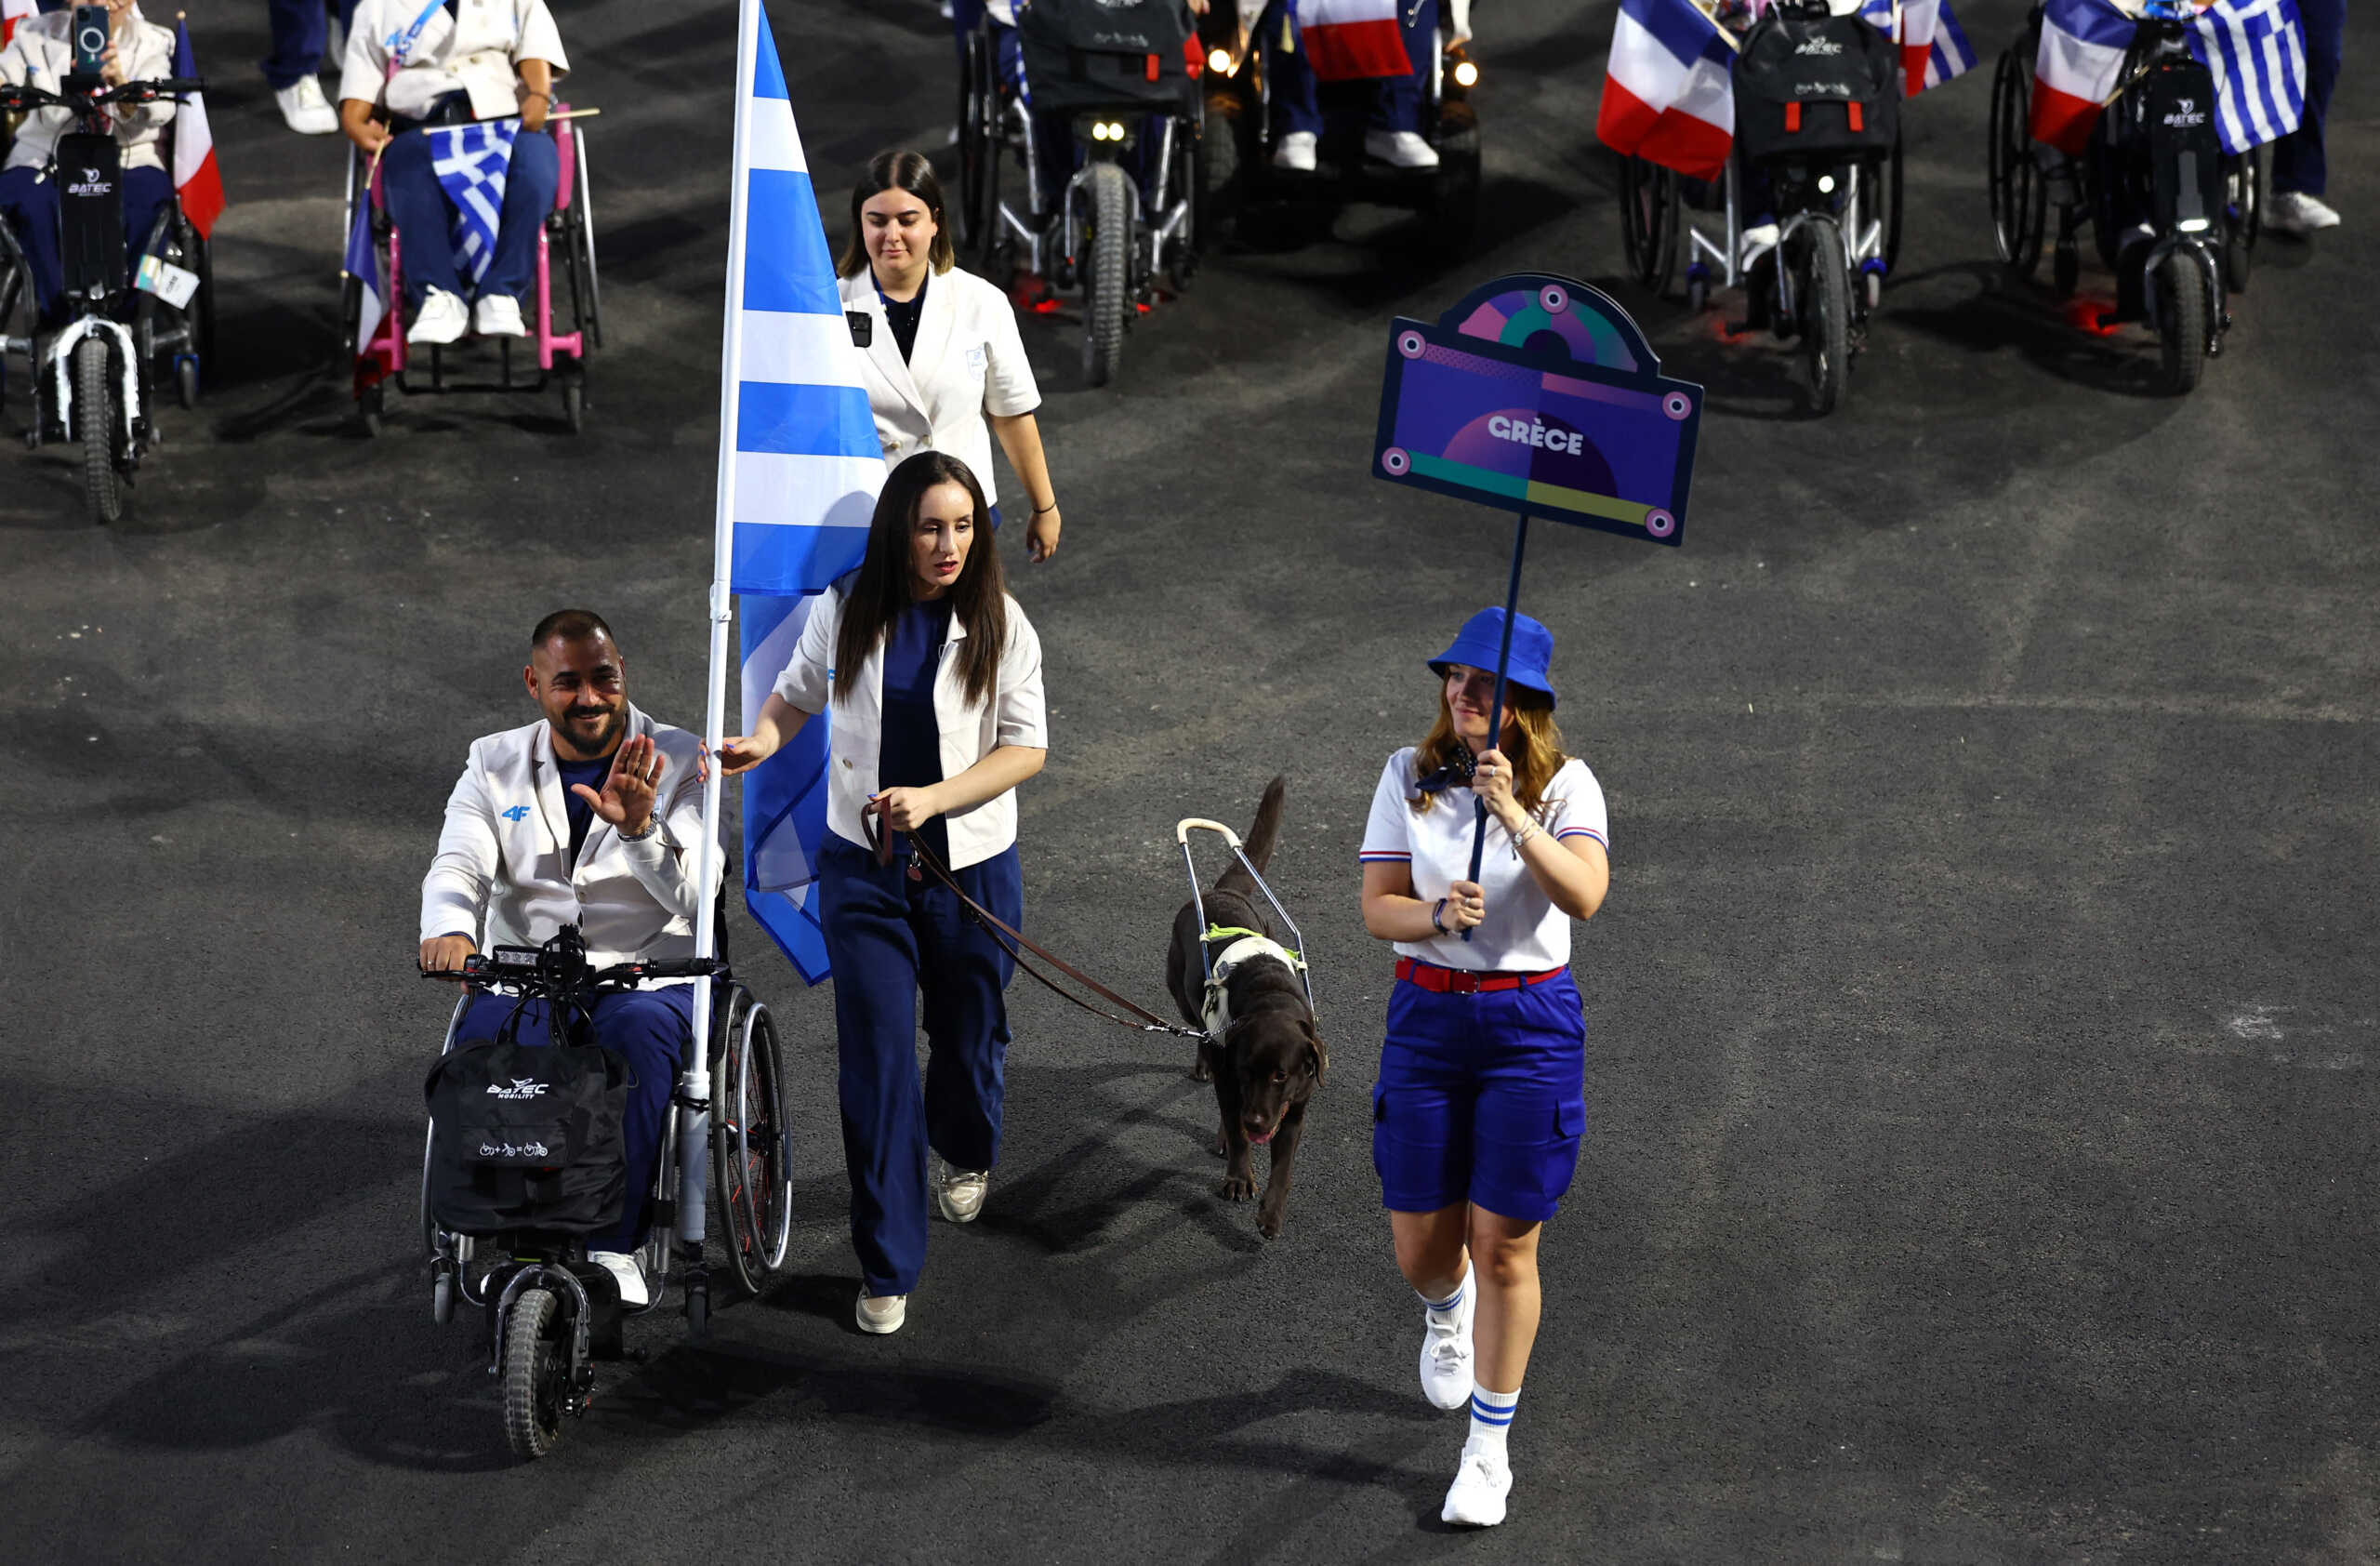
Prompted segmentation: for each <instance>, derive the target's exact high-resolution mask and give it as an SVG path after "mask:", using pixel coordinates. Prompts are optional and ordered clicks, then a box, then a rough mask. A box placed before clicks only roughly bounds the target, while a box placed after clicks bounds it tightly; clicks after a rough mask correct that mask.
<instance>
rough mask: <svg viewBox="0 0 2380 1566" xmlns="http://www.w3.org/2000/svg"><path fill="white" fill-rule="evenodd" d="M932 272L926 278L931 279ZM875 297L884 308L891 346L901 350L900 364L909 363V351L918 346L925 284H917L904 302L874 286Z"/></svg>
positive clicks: (924, 308) (923, 310) (882, 287)
mask: <svg viewBox="0 0 2380 1566" xmlns="http://www.w3.org/2000/svg"><path fill="white" fill-rule="evenodd" d="M927 277H928V278H929V279H931V278H932V272H928V273H927ZM876 297H877V299H879V301H880V302H881V303H882V304H883V306H884V324H885V325H888V326H890V327H892V328H893V345H894V346H895V347H897V348H899V349H900V350H901V363H903V364H905V365H906V364H907V363H908V362H909V351H910V350H911V349H913V348H915V347H917V345H918V322H919V319H920V318H922V317H923V316H924V314H925V312H926V284H924V283H919V285H918V291H917V292H916V293H915V294H912V295H911V296H909V298H908V299H906V300H904V299H893V297H892V296H890V295H888V294H887V293H885V291H884V285H882V284H880V283H879V284H878V285H876Z"/></svg>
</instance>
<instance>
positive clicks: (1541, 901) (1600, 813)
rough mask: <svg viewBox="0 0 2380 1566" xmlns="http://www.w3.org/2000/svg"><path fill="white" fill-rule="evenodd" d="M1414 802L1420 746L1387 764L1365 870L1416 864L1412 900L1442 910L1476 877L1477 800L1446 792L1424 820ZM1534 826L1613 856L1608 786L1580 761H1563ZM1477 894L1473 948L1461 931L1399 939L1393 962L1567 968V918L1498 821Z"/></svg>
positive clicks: (1481, 968)
mask: <svg viewBox="0 0 2380 1566" xmlns="http://www.w3.org/2000/svg"><path fill="white" fill-rule="evenodd" d="M1413 797H1414V788H1413V747H1411V746H1409V745H1408V746H1407V747H1406V748H1405V749H1404V750H1399V751H1398V752H1396V754H1395V755H1393V756H1391V757H1389V758H1388V765H1387V766H1386V767H1384V768H1382V771H1381V775H1380V787H1379V789H1377V790H1374V791H1373V794H1372V817H1371V823H1370V825H1369V826H1368V827H1366V828H1365V829H1364V848H1363V860H1364V863H1366V864H1368V865H1371V864H1409V865H1410V866H1411V867H1412V869H1413V895H1414V896H1417V897H1419V898H1421V900H1422V901H1423V902H1425V903H1435V902H1436V901H1437V900H1438V899H1439V898H1440V897H1443V896H1446V895H1447V890H1448V888H1449V887H1451V886H1452V885H1453V884H1454V883H1456V882H1458V881H1468V880H1470V879H1471V827H1472V820H1473V817H1474V814H1475V812H1474V809H1473V806H1474V803H1475V802H1476V800H1477V798H1478V796H1477V795H1475V794H1474V793H1473V792H1472V790H1469V789H1467V788H1466V789H1448V790H1446V791H1445V792H1443V793H1441V794H1439V795H1438V796H1437V798H1436V799H1435V802H1434V803H1432V804H1431V806H1430V808H1429V809H1428V810H1426V811H1422V812H1421V813H1420V814H1418V815H1417V814H1416V813H1415V812H1414V809H1413V806H1412V805H1411V804H1410V803H1408V802H1409V801H1410V800H1411V799H1412V798H1413ZM1537 819H1538V822H1539V824H1540V826H1541V827H1543V828H1544V829H1545V830H1547V831H1549V832H1551V833H1553V834H1554V837H1555V838H1556V839H1560V838H1573V837H1591V838H1593V839H1594V840H1595V841H1596V842H1597V843H1601V844H1603V846H1604V851H1605V852H1606V853H1609V852H1610V851H1611V835H1610V829H1609V827H1608V826H1607V823H1606V820H1605V816H1604V803H1603V785H1601V784H1599V783H1597V782H1596V781H1595V775H1594V774H1593V773H1592V772H1589V771H1588V770H1587V763H1584V762H1582V761H1580V760H1579V759H1578V758H1577V757H1576V756H1573V757H1571V758H1570V759H1569V760H1568V761H1567V762H1564V763H1562V766H1561V770H1559V771H1557V772H1556V773H1554V778H1553V781H1552V782H1550V783H1548V784H1547V785H1546V786H1545V801H1544V803H1542V804H1540V806H1539V807H1538V811H1537ZM1479 889H1480V891H1481V893H1482V894H1483V896H1485V898H1486V901H1487V904H1488V917H1487V918H1486V919H1484V920H1482V921H1480V922H1479V924H1478V926H1477V927H1476V928H1475V929H1474V930H1473V931H1472V936H1471V939H1470V940H1469V941H1468V942H1466V941H1464V940H1463V938H1462V936H1461V933H1460V932H1457V933H1455V934H1452V935H1446V936H1432V937H1431V938H1430V939H1428V940H1426V941H1398V942H1396V943H1395V946H1396V954H1397V955H1398V956H1399V957H1411V958H1416V959H1419V960H1420V961H1421V962H1435V963H1436V964H1437V965H1438V966H1440V967H1442V968H1469V969H1473V970H1474V971H1476V972H1481V973H1486V972H1488V971H1490V970H1501V971H1503V972H1507V973H1524V974H1536V973H1543V972H1544V971H1545V970H1546V969H1548V968H1566V967H1568V966H1569V964H1570V916H1569V915H1568V914H1566V913H1564V912H1563V911H1562V910H1561V909H1557V908H1555V907H1554V902H1553V899H1551V898H1549V897H1548V896H1546V895H1545V892H1544V889H1543V888H1541V887H1540V886H1539V885H1538V883H1537V880H1536V878H1535V877H1533V876H1531V875H1530V874H1529V873H1528V867H1527V865H1525V864H1523V863H1522V862H1521V857H1520V852H1519V850H1517V849H1515V848H1514V846H1513V837H1512V834H1511V833H1510V832H1507V831H1506V830H1504V829H1503V826H1502V824H1501V823H1500V822H1499V821H1497V819H1496V818H1495V817H1494V816H1488V838H1487V845H1486V852H1485V853H1484V854H1483V855H1482V856H1481V857H1480V861H1479Z"/></svg>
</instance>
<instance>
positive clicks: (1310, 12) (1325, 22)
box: [1297, 0, 1413, 82]
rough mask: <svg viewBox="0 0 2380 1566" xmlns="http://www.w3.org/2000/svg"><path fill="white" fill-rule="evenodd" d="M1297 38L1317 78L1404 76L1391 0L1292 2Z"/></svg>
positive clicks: (1406, 64) (1401, 39) (1406, 67)
mask: <svg viewBox="0 0 2380 1566" xmlns="http://www.w3.org/2000/svg"><path fill="white" fill-rule="evenodd" d="M1297 18H1298V38H1299V40H1300V42H1301V44H1302V46H1303V47H1304V49H1305V58H1306V63H1307V64H1308V65H1310V66H1311V67H1313V69H1314V73H1315V76H1316V79H1317V80H1320V81H1325V82H1346V81H1354V80H1355V79H1357V78H1359V77H1366V76H1409V75H1411V74H1412V73H1413V60H1412V57H1411V56H1409V55H1408V54H1407V53H1406V52H1405V34H1404V33H1403V31H1402V30H1401V29H1399V28H1398V26H1397V25H1396V0H1297Z"/></svg>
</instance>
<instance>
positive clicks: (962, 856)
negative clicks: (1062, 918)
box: [776, 577, 1050, 869]
mask: <svg viewBox="0 0 2380 1566" xmlns="http://www.w3.org/2000/svg"><path fill="white" fill-rule="evenodd" d="M850 585H851V583H850V578H848V577H846V578H844V579H843V580H842V581H840V582H838V583H836V584H835V586H834V587H832V588H830V589H829V590H827V591H826V593H824V594H823V595H821V596H820V598H819V600H818V602H817V603H816V604H813V605H812V606H811V609H810V617H809V618H808V619H807V620H805V621H803V622H802V627H801V638H800V641H799V642H798V643H797V644H795V646H794V649H793V659H792V661H791V662H789V663H787V665H786V667H785V672H784V673H782V674H780V675H778V676H777V683H776V694H777V695H778V696H779V697H783V698H784V699H785V700H786V701H787V702H789V703H791V704H792V705H793V706H795V707H798V708H800V710H803V711H804V712H809V713H813V714H815V713H819V712H826V713H827V714H829V717H828V723H829V724H830V725H831V726H830V727H829V729H828V731H827V739H826V749H827V757H826V828H827V829H828V830H829V831H832V832H833V833H834V834H835V835H836V836H838V837H840V838H842V839H843V840H844V841H846V842H848V843H859V844H861V845H863V846H865V845H866V843H867V832H866V829H865V828H864V827H862V826H861V824H860V813H861V811H862V809H863V808H864V807H865V806H866V803H867V802H868V798H869V796H870V795H872V794H874V793H875V792H876V791H877V789H878V787H879V785H878V783H877V764H878V763H879V760H880V759H881V757H882V755H883V752H884V647H883V644H881V643H879V644H878V645H877V647H876V650H875V651H873V652H871V653H869V654H868V655H867V661H866V663H864V664H862V665H860V671H859V678H858V679H857V680H856V681H854V682H853V684H852V690H851V694H850V695H849V696H848V697H837V696H835V695H834V694H833V693H834V684H835V643H836V640H837V639H838V638H839V637H840V635H841V633H842V626H843V594H844V592H845V591H847V590H848V589H849V587H850ZM966 636H967V627H966V625H965V624H964V623H962V622H961V621H960V619H959V617H958V616H957V615H953V616H951V617H950V633H949V635H948V636H947V637H945V639H944V641H943V644H942V651H941V653H940V654H939V655H938V658H939V661H938V662H937V663H936V664H935V667H934V677H933V714H934V723H935V726H936V727H937V728H939V729H940V730H941V737H942V775H943V776H945V777H946V778H948V777H956V776H959V774H960V773H962V772H964V771H966V770H967V769H968V768H969V767H971V766H973V765H974V764H975V763H977V762H979V761H982V760H983V759H984V758H985V756H987V755H989V754H990V753H991V752H992V751H993V750H997V749H998V748H999V747H1000V746H1002V745H1023V746H1027V747H1029V748H1031V749H1034V750H1047V749H1049V746H1050V724H1049V716H1048V713H1047V711H1046V710H1045V709H1044V707H1043V705H1042V699H1041V638H1040V637H1039V636H1038V635H1037V634H1035V632H1034V630H1033V622H1032V621H1031V620H1028V619H1026V618H1025V609H1024V606H1023V605H1022V604H1018V603H1017V601H1016V600H1015V599H1013V598H1012V599H1010V600H1009V601H1008V645H1007V646H1005V647H1003V648H1001V649H1000V664H999V672H998V678H996V679H995V680H994V681H993V683H992V693H991V698H990V699H989V700H987V701H984V702H980V703H972V704H971V703H970V702H969V701H968V699H967V688H966V685H965V683H964V682H963V681H962V680H961V678H960V675H959V643H960V642H962V641H964V640H966ZM943 821H944V823H945V829H946V830H947V831H948V833H949V836H950V868H951V869H965V868H966V867H967V866H969V865H975V864H981V863H982V862H983V861H984V860H985V859H988V858H990V857H991V856H993V855H995V854H998V852H999V851H1000V850H1002V849H1004V848H1006V847H1008V846H1009V844H1011V843H1014V842H1015V841H1016V790H1013V789H1011V790H1008V791H1007V792H1005V793H1002V794H999V795H998V796H996V797H994V798H992V799H988V800H985V802H984V803H981V804H978V805H972V806H971V807H969V808H968V809H965V810H954V811H951V812H950V813H948V814H947V815H945V816H943Z"/></svg>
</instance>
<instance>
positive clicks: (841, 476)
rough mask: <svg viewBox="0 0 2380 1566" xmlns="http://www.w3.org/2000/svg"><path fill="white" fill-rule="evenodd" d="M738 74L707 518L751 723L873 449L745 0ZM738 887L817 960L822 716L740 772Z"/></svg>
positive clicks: (873, 459)
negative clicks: (736, 611) (720, 563)
mask: <svg viewBox="0 0 2380 1566" xmlns="http://www.w3.org/2000/svg"><path fill="white" fill-rule="evenodd" d="M744 10H745V16H746V21H745V26H746V27H747V29H751V28H757V29H758V33H757V36H747V39H746V40H745V42H746V45H747V46H746V47H744V48H742V49H741V50H739V51H738V53H739V57H740V58H741V59H743V60H747V61H749V62H751V63H750V65H749V66H748V69H749V71H750V76H749V78H748V79H747V80H745V81H743V82H740V83H738V84H737V90H736V94H735V100H736V113H738V114H739V115H740V116H741V117H742V124H741V126H739V128H738V132H737V139H738V146H739V149H740V150H741V152H742V153H743V157H742V159H741V162H742V163H743V164H744V167H743V168H742V169H741V170H739V172H740V174H741V177H742V183H741V184H740V186H739V187H738V188H737V189H736V191H735V192H734V205H733V210H732V213H731V216H730V219H729V224H730V232H729V238H728V258H729V259H728V279H727V352H726V363H725V365H723V366H722V370H723V373H724V374H725V376H726V377H727V379H728V384H727V386H726V387H725V388H724V392H725V394H724V395H723V397H722V398H721V425H720V462H721V469H722V471H721V479H720V502H721V506H720V525H721V527H722V528H723V529H727V530H729V532H730V534H731V537H729V538H727V539H725V540H722V542H724V543H725V544H726V545H727V546H728V547H727V548H726V549H725V550H723V551H721V553H722V554H723V555H724V556H725V557H726V558H728V559H729V560H731V561H732V562H733V564H732V567H731V571H730V578H729V581H728V583H727V586H728V587H730V588H732V589H733V590H734V591H735V592H737V593H740V594H742V595H743V599H742V604H741V614H740V618H741V621H742V630H743V654H742V656H743V691H744V723H745V727H746V730H747V732H748V731H749V729H750V727H751V725H752V723H753V722H754V721H755V720H757V719H758V718H759V717H760V707H761V705H762V703H764V702H766V701H767V700H768V697H769V692H770V690H771V688H772V687H773V686H774V684H775V683H776V678H777V675H778V674H779V673H780V672H782V671H783V670H784V669H785V666H786V664H787V661H788V660H789V659H790V658H791V657H792V656H793V648H794V644H795V643H796V642H797V641H799V640H800V635H801V627H802V623H803V621H804V620H805V619H806V618H807V617H808V615H809V612H810V610H811V609H812V608H813V606H814V605H816V604H819V603H820V602H822V600H821V599H820V598H819V596H818V594H820V593H821V592H823V591H825V589H826V586H827V584H828V583H830V582H832V581H833V580H834V579H835V578H836V577H840V576H841V575H843V574H844V573H845V572H847V571H850V570H851V569H853V567H854V566H856V565H858V564H859V562H860V556H861V554H862V553H863V552H865V551H866V546H867V524H868V519H869V517H870V516H871V515H872V514H873V513H874V511H875V510H876V492H877V490H878V489H879V488H880V487H882V485H883V483H884V448H883V446H882V445H881V444H880V443H879V441H878V439H877V435H876V420H875V418H874V416H872V415H871V414H870V413H869V412H868V406H867V392H866V390H865V389H864V387H863V385H862V382H861V379H860V365H859V351H858V350H857V349H856V348H854V347H853V344H852V337H851V325H850V324H849V323H848V322H847V321H845V320H844V319H843V304H842V299H841V296H840V294H838V293H837V292H836V288H835V268H834V262H833V260H832V259H831V258H830V256H829V253H828V251H827V248H826V228H825V227H824V225H823V224H821V223H820V221H819V219H818V203H817V198H816V197H815V196H814V195H813V193H812V192H811V188H810V173H809V166H808V164H807V163H806V162H805V161H804V159H803V157H802V152H801V137H800V133H799V132H798V131H796V130H795V128H794V124H793V105H792V104H791V102H789V101H788V100H787V96H786V86H785V73H784V70H783V68H782V67H781V66H780V65H779V64H778V62H777V49H776V43H775V40H774V38H773V37H772V36H771V35H770V33H769V21H768V18H767V16H766V15H765V14H764V13H763V12H762V11H761V9H760V7H759V6H758V5H757V4H747V6H746V7H744ZM745 779H746V780H745V785H744V900H745V904H746V906H747V907H748V908H749V909H751V910H752V917H753V918H754V919H756V920H758V921H759V922H760V925H761V926H762V927H763V928H764V929H766V930H767V931H768V932H769V934H770V935H771V936H773V937H774V939H775V940H776V943H777V944H778V945H779V946H781V947H783V948H784V949H785V951H786V955H787V956H788V957H790V958H792V959H793V962H794V964H795V966H797V967H799V968H800V970H801V974H802V976H803V977H804V978H806V979H808V980H809V981H810V982H811V983H813V984H815V983H817V982H818V981H819V980H820V979H823V978H825V977H826V974H827V963H826V943H825V940H824V938H823V937H822V936H821V935H820V932H819V927H818V912H817V896H818V889H817V885H816V872H815V871H814V870H813V869H812V866H813V863H814V860H815V851H816V849H817V846H818V844H819V843H820V842H821V841H822V840H823V839H824V837H825V836H826V714H824V713H821V714H820V715H819V716H817V717H815V718H813V719H811V720H810V722H809V723H805V724H803V725H802V730H801V733H800V736H799V737H797V738H796V739H795V740H794V741H793V742H792V743H791V744H789V745H787V746H786V747H785V748H784V749H783V750H779V751H778V752H777V753H776V754H775V755H774V756H773V757H771V758H770V759H769V760H768V761H766V762H764V763H761V764H760V766H759V767H757V768H755V769H754V770H753V771H751V772H749V773H747V774H746V775H745Z"/></svg>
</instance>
